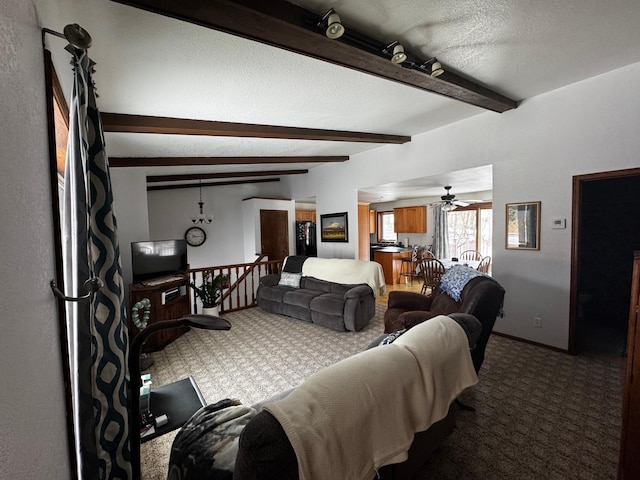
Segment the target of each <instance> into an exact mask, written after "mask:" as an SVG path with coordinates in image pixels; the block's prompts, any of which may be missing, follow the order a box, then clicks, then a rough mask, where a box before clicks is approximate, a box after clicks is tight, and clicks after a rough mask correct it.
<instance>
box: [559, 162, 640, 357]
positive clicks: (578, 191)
mask: <svg viewBox="0 0 640 480" xmlns="http://www.w3.org/2000/svg"><path fill="white" fill-rule="evenodd" d="M635 175H640V168H629V169H625V170H611V171H608V172H598V173H588V174H584V175H574V176H573V187H572V199H571V280H570V281H571V283H570V287H569V345H568V347H569V353H570V354H571V355H576V354H577V353H578V352H577V347H576V342H577V339H576V330H577V323H578V279H579V278H580V264H579V259H580V207H581V205H582V185H583V183H584V182H591V181H597V180H607V179H611V178H619V177H629V176H635Z"/></svg>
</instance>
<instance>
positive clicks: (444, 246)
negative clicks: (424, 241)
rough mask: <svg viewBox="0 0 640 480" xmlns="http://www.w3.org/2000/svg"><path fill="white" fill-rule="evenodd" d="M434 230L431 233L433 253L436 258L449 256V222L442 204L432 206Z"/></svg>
mask: <svg viewBox="0 0 640 480" xmlns="http://www.w3.org/2000/svg"><path fill="white" fill-rule="evenodd" d="M433 217H434V224H435V232H434V234H433V254H434V255H435V256H436V258H449V233H448V231H449V223H448V221H447V211H446V210H445V209H444V206H443V205H437V206H435V207H434V208H433Z"/></svg>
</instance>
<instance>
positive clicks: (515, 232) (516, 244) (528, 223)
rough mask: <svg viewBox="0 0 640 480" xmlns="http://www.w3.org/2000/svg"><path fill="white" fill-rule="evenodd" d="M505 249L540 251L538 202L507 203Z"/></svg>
mask: <svg viewBox="0 0 640 480" xmlns="http://www.w3.org/2000/svg"><path fill="white" fill-rule="evenodd" d="M506 232H507V234H506V248H507V249H509V250H540V202H522V203H507V224H506Z"/></svg>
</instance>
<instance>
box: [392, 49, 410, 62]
mask: <svg viewBox="0 0 640 480" xmlns="http://www.w3.org/2000/svg"><path fill="white" fill-rule="evenodd" d="M406 59H407V54H406V53H404V47H403V46H402V45H400V44H398V45H396V46H395V47H393V56H392V57H391V63H396V64H397V63H402V62H404V61H405V60H406Z"/></svg>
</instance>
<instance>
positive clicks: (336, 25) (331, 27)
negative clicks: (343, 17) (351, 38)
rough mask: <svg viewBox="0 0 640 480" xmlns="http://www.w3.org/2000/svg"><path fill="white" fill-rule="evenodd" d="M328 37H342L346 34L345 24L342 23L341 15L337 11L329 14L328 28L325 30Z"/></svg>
mask: <svg viewBox="0 0 640 480" xmlns="http://www.w3.org/2000/svg"><path fill="white" fill-rule="evenodd" d="M325 34H326V35H327V37H329V38H331V39H332V40H335V39H336V38H340V37H341V36H342V35H343V34H344V26H342V23H340V16H339V15H338V14H337V13H332V14H331V15H329V19H328V20H327V30H326V31H325Z"/></svg>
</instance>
